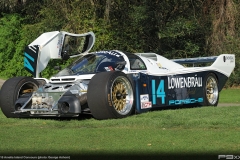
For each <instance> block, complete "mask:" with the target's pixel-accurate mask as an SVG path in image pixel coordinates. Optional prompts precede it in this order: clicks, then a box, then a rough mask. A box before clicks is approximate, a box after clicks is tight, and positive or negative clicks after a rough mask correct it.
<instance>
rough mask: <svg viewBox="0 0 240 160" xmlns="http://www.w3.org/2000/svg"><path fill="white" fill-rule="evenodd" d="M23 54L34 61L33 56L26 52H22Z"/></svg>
mask: <svg viewBox="0 0 240 160" xmlns="http://www.w3.org/2000/svg"><path fill="white" fill-rule="evenodd" d="M24 56H25V57H27V58H28V59H30V60H31V61H33V62H34V58H33V57H31V56H30V55H29V54H28V53H26V52H24Z"/></svg>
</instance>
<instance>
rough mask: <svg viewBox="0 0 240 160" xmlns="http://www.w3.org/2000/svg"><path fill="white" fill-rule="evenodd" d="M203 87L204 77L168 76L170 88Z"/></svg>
mask: <svg viewBox="0 0 240 160" xmlns="http://www.w3.org/2000/svg"><path fill="white" fill-rule="evenodd" d="M191 87H202V77H168V89H174V88H191Z"/></svg>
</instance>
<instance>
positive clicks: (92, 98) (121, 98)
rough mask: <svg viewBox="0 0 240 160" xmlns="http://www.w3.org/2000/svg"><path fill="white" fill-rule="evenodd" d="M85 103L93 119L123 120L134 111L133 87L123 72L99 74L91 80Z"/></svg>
mask: <svg viewBox="0 0 240 160" xmlns="http://www.w3.org/2000/svg"><path fill="white" fill-rule="evenodd" d="M87 101H88V106H89V108H90V111H91V113H92V115H93V117H94V118H96V119H99V120H102V119H115V118H125V117H127V116H129V115H131V114H132V112H133V110H134V108H135V107H134V93H133V87H132V84H131V82H130V80H129V79H128V77H127V76H126V74H124V73H123V72H120V71H111V72H101V73H98V74H96V75H94V76H93V78H92V79H91V81H90V83H89V86H88V92H87Z"/></svg>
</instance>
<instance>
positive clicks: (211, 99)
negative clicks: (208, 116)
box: [203, 73, 219, 106]
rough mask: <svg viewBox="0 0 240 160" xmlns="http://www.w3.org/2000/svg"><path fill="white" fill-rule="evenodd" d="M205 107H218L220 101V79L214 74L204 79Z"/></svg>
mask: <svg viewBox="0 0 240 160" xmlns="http://www.w3.org/2000/svg"><path fill="white" fill-rule="evenodd" d="M203 84H204V89H203V94H204V102H203V105H204V106H217V105H218V100H219V90H218V79H217V77H216V76H215V74H213V73H209V74H208V75H207V76H206V77H205V79H204V83H203Z"/></svg>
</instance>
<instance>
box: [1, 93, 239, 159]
mask: <svg viewBox="0 0 240 160" xmlns="http://www.w3.org/2000/svg"><path fill="white" fill-rule="evenodd" d="M224 92H229V93H233V92H232V91H228V90H226V91H224V90H223V92H222V94H221V95H220V101H222V103H227V102H228V101H227V102H226V101H225V100H224V97H225V96H229V93H228V94H227V93H224ZM234 93H237V92H234ZM229 97H230V98H233V97H234V96H229ZM221 98H222V99H223V100H222V99H221ZM233 99H234V98H233ZM229 102H232V101H229ZM233 102H235V99H234V100H233ZM236 102H237V101H236ZM239 132H240V107H237V106H233V107H199V108H187V109H175V110H161V111H154V112H147V113H143V114H139V115H133V116H130V117H128V118H124V119H113V120H101V121H99V120H95V119H93V118H91V116H85V117H84V118H81V119H34V118H31V119H9V118H5V116H4V115H3V114H2V112H1V111H0V144H1V145H0V159H1V156H5V158H8V157H7V156H27V155H28V156H45V159H50V158H51V157H48V156H58V157H57V158H58V159H62V158H63V157H60V156H65V158H70V159H79V158H80V159H82V158H88V159H90V158H92V159H101V158H104V159H117V158H119V159H133V158H136V159H147V158H148V159H153V158H158V159H159V158H162V159H170V158H173V159H181V158H182V159H187V158H189V159H192V158H193V157H192V156H195V157H194V159H203V158H205V159H206V158H209V159H210V158H211V159H218V155H231V154H233V155H240V134H239ZM68 156H70V157H68ZM186 156H187V157H186ZM210 156H211V157H210ZM33 158H34V157H33ZM35 158H36V157H35ZM37 158H38V157H37ZM53 158H54V157H53ZM55 158H56V157H55Z"/></svg>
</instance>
